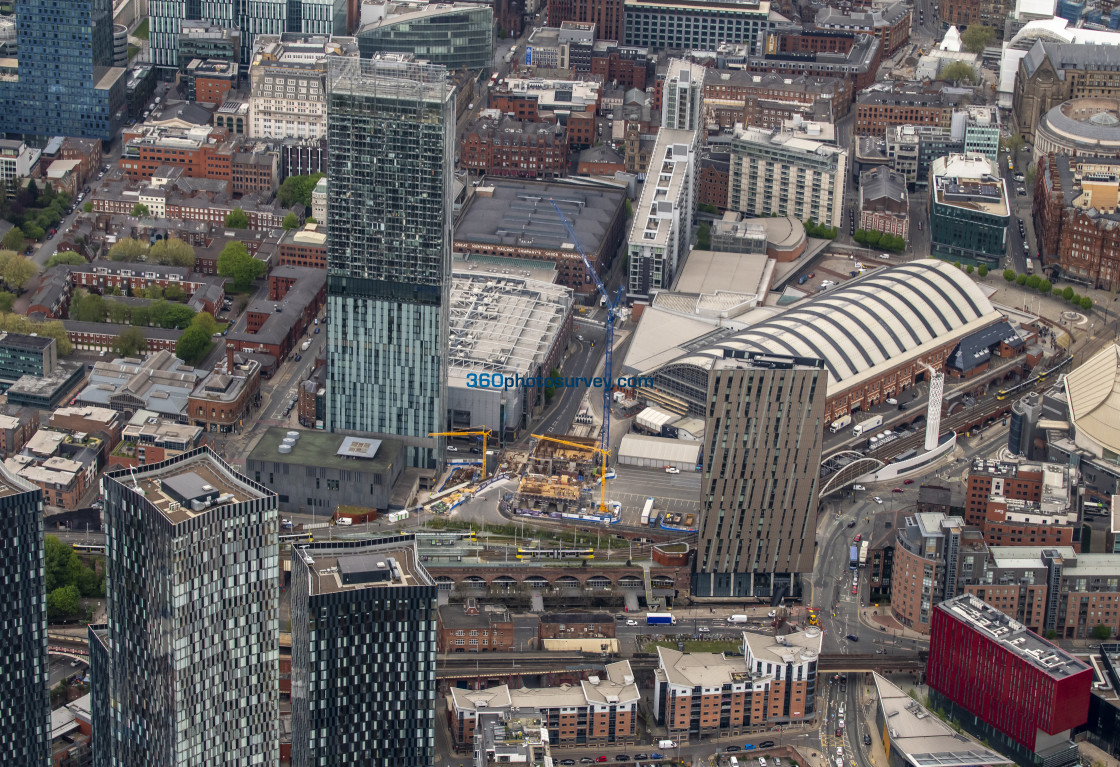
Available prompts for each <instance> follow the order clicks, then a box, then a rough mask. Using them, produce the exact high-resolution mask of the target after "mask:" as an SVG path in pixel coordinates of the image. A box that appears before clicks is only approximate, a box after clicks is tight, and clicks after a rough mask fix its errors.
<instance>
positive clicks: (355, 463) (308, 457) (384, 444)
mask: <svg viewBox="0 0 1120 767" xmlns="http://www.w3.org/2000/svg"><path fill="white" fill-rule="evenodd" d="M289 431H290V430H289V429H285V428H282V427H277V426H274V427H272V428H270V429H269V430H268V431H266V432H265V433H264V435H263V436H262V437H261V438H260V440H259V441H258V442H257V445H256V447H254V448H253V451H252V452H251V453H249V460H257V461H272V462H274V463H288V464H295V465H297V466H322V467H324V468H333V469H343V470H351V471H376V472H379V471H385V470H386V469H388V468H389V466H390V465H391V464H392V463H393V461H394V460H395V459H396V458H397V456H399V455H400V444H399V443H397V442H395V441H394V440H388V439H380V440H369V441H370V442H379V444H378V446H377V449H376V450H374V451H372V452H371V453H369V454H368V457H357V456H356V454H355V453H354V452H352V451H351V452H350V453H349V454H344V453H342V452H340V451H341V450H342V449H343V446H344V444H345V443H346V441H347V439H349V438H347V437H344V436H343V435H341V434H331V433H330V432H325V431H310V430H308V431H304V430H299V439H298V440H296V442H295V444H294V445H292V451H291V452H290V453H281V452H280V450H279V448H280V445H281V444H283V442H284V437H286V436H287V434H288V432H289Z"/></svg>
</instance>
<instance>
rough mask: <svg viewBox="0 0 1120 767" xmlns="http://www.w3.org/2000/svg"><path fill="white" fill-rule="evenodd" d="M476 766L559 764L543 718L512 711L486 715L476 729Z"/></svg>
mask: <svg viewBox="0 0 1120 767" xmlns="http://www.w3.org/2000/svg"><path fill="white" fill-rule="evenodd" d="M474 754H475V761H474V764H475V766H476V767H494V765H499V764H556V763H557V762H556V761H554V760H553V758H552V748H551V741H550V740H549V734H548V727H546V726H545V725H544V724H542V722H541V720H540V718H539V717H536V716H532V715H525V714H521V715H517V714H512V713H511V714H508V715H506V716H503V717H498V716H489V717H485V718H484V719H483V720H482V722H480V723H479V726H478V727H477V728H476V729H475V731H474Z"/></svg>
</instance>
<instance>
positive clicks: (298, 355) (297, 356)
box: [296, 354, 303, 362]
mask: <svg viewBox="0 0 1120 767" xmlns="http://www.w3.org/2000/svg"><path fill="white" fill-rule="evenodd" d="M302 359H303V355H302V354H297V355H296V362H299V361H300V360H302Z"/></svg>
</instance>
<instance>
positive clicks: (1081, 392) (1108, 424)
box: [1066, 344, 1120, 452]
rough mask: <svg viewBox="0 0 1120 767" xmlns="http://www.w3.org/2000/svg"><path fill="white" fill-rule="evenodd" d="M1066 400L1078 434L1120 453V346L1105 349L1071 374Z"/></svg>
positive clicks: (1068, 380)
mask: <svg viewBox="0 0 1120 767" xmlns="http://www.w3.org/2000/svg"><path fill="white" fill-rule="evenodd" d="M1066 398H1067V399H1068V401H1069V414H1070V419H1071V420H1072V421H1073V423H1074V427H1075V428H1076V430H1077V435H1078V436H1079V437H1088V438H1089V439H1091V440H1092V441H1093V442H1095V443H1097V445H1100V446H1101V447H1103V448H1105V449H1106V450H1109V451H1111V452H1120V346H1117V345H1115V344H1113V345H1112V346H1108V347H1105V348H1104V349H1102V350H1101V351H1100V352H1098V353H1097V354H1096V355H1094V356H1093V357H1092V358H1091V359H1090V360H1089V361H1088V362H1086V363H1085V364H1083V365H1082V366H1081V367H1079V368H1077V369H1076V370H1073V371H1071V372H1070V373H1069V375H1067V376H1066Z"/></svg>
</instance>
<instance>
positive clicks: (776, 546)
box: [692, 350, 828, 604]
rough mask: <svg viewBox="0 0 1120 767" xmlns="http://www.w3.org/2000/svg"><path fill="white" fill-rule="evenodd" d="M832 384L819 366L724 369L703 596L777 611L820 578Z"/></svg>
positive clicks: (733, 357)
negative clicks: (820, 516) (820, 512)
mask: <svg viewBox="0 0 1120 767" xmlns="http://www.w3.org/2000/svg"><path fill="white" fill-rule="evenodd" d="M827 380H828V373H827V372H826V368H825V363H824V362H823V361H822V360H817V359H801V358H796V357H776V356H773V355H764V354H755V353H752V352H746V353H743V352H739V353H736V352H734V351H730V350H729V351H727V352H726V353H725V355H724V358H723V359H718V360H715V361H714V364H713V367H712V370H711V372H710V374H709V377H708V397H707V402H709V403H710V404H709V406H708V409H707V413H706V414H705V415H706V419H707V427H706V439H705V442H704V453H703V466H704V470H703V478H702V479H701V510H702V514H701V516H702V518H703V523H702V527H701V528H700V535H699V540H698V541H697V544H696V546H697V551H696V557H695V559H694V560H693V572H692V594H693V595H694V596H701V597H745V598H754V599H760V600H767V601H769V602H771V603H772V604H777V603H778V602H780V601H781V600H782V598H784V597H794V598H797V597H799V596H800V595H801V576H802V575H803V574H805V573H810V572H812V570H813V553H814V548H813V542H812V541H813V532H812V531H813V530H815V529H816V524H817V494H818V490H819V488H818V487H817V483H818V479H819V476H820V459H821V439H822V436H821V435H822V429H821V424H823V423H824V404H825V396H826V392H825V386H826V382H827ZM775 466H781V467H784V469H783V471H782V474H781V476H780V477H779V476H778V475H776V474H775V473H774V467H775Z"/></svg>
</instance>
